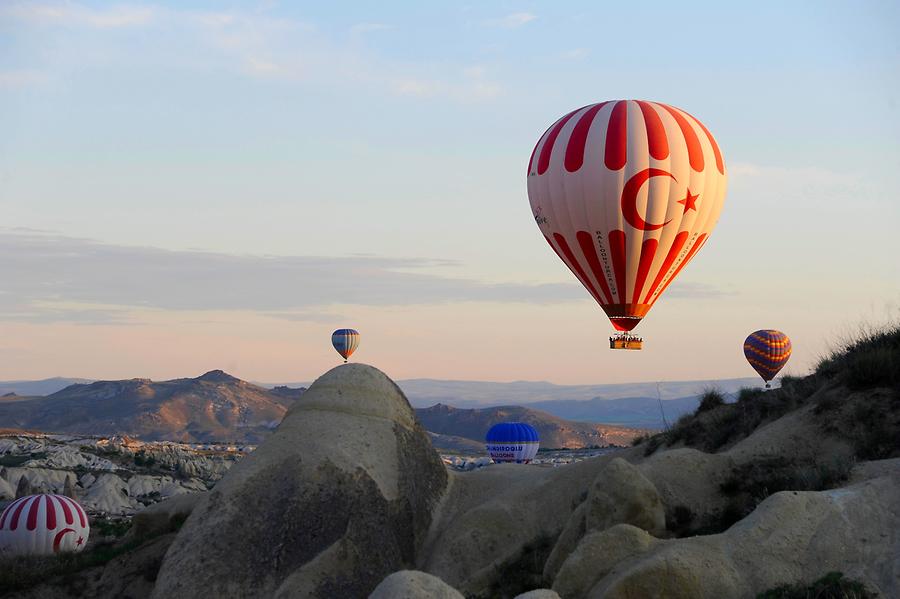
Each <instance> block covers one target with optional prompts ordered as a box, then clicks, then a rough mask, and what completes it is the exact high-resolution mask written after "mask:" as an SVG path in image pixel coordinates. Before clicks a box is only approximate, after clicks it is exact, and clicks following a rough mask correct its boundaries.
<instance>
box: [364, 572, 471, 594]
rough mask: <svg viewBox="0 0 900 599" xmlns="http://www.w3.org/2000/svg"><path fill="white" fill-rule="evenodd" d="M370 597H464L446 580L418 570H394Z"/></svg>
mask: <svg viewBox="0 0 900 599" xmlns="http://www.w3.org/2000/svg"><path fill="white" fill-rule="evenodd" d="M369 599H464V598H463V596H462V593H460V592H459V591H457V590H456V589H454V588H453V587H451V586H450V585H448V584H447V583H446V582H444V581H443V580H441V579H440V578H438V577H437V576H432V575H431V574H427V573H425V572H420V571H418V570H401V571H400V572H394V573H393V574H391V575H390V576H388V577H387V578H385V579H384V580H382V581H381V584H379V585H378V586H377V587H375V590H374V591H372V594H371V595H369Z"/></svg>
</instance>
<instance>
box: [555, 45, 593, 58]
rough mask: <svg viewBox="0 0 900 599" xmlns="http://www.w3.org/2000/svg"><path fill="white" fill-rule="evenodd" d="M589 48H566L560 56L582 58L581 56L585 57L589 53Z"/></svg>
mask: <svg viewBox="0 0 900 599" xmlns="http://www.w3.org/2000/svg"><path fill="white" fill-rule="evenodd" d="M589 53H590V52H589V50H588V49H587V48H575V49H573V50H568V51H566V52H563V53H562V57H563V58H564V59H566V60H582V59H583V58H587V55H588V54H589Z"/></svg>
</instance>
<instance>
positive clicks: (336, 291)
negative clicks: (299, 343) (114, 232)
mask: <svg viewBox="0 0 900 599" xmlns="http://www.w3.org/2000/svg"><path fill="white" fill-rule="evenodd" d="M445 265H446V263H445V262H443V261H436V260H427V259H420V258H383V257H326V256H235V255H229V254H220V253H210V252H199V251H169V250H163V249H158V248H148V247H128V246H117V245H105V244H101V243H97V242H95V241H91V240H86V239H77V238H72V237H65V236H59V235H47V234H38V233H26V232H13V231H0V320H6V321H9V320H27V321H61V320H65V321H73V322H91V323H97V322H123V321H125V320H128V318H129V315H130V314H131V313H132V312H134V311H138V310H175V311H203V310H252V311H256V312H262V313H269V314H270V315H271V316H273V317H276V318H287V319H304V320H309V319H316V318H320V317H321V316H317V315H322V314H327V313H328V312H329V311H330V310H329V309H328V306H334V305H341V304H359V305H370V306H403V305H423V304H442V303H452V302H470V301H471V302H517V303H521V302H525V303H553V302H565V301H573V300H582V299H584V293H583V292H582V291H581V289H580V288H579V287H578V286H577V285H575V284H493V283H486V282H482V281H475V280H471V279H459V278H452V277H448V276H441V275H436V274H432V273H431V272H428V271H433V270H435V269H437V268H440V267H442V266H445Z"/></svg>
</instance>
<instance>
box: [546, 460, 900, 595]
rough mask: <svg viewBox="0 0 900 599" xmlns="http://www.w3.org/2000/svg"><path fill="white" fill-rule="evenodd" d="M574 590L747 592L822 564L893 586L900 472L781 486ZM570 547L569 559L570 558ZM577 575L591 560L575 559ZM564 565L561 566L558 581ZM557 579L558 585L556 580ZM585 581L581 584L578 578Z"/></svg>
mask: <svg viewBox="0 0 900 599" xmlns="http://www.w3.org/2000/svg"><path fill="white" fill-rule="evenodd" d="M652 545H653V546H652V547H650V549H649V550H648V551H646V552H642V553H641V554H639V555H637V557H632V558H631V559H628V556H625V559H624V560H623V561H621V562H620V563H618V564H615V565H614V567H613V570H612V572H611V573H610V574H609V575H608V576H606V577H605V578H603V579H602V580H600V581H599V582H598V583H597V585H596V586H594V588H593V589H591V590H590V592H588V593H587V594H586V595H579V594H572V596H573V597H579V596H586V597H591V598H597V599H599V598H601V597H602V598H604V599H619V598H622V599H624V598H628V597H671V598H673V599H680V598H688V597H690V598H692V599H703V598H709V599H712V598H725V597H735V598H743V597H754V596H756V594H757V593H760V592H762V591H765V590H766V589H769V588H772V587H776V586H779V585H781V584H785V583H795V582H810V581H812V580H815V579H817V578H820V577H821V576H823V575H824V574H826V573H827V572H830V571H840V572H843V573H844V574H845V575H846V576H848V577H850V578H853V579H858V580H861V581H863V582H864V583H865V584H866V585H867V586H868V587H869V588H870V589H872V590H874V591H876V592H878V593H880V595H881V596H884V597H895V596H898V595H900V474H898V473H893V474H891V475H889V476H883V477H880V478H876V479H872V480H869V481H865V482H862V483H859V484H856V485H853V486H851V487H846V488H842V489H834V490H831V491H820V492H798V491H783V492H781V493H776V494H775V495H772V496H771V497H769V498H768V499H766V500H765V501H764V502H763V503H762V504H760V506H759V507H758V508H757V509H756V510H755V511H754V512H753V513H752V514H751V515H750V516H748V517H747V518H745V519H744V520H742V521H741V522H739V523H737V524H735V525H734V526H732V527H731V528H730V529H729V530H727V531H726V532H724V533H722V534H717V535H709V536H700V537H690V538H686V539H673V540H669V541H658V542H656V543H655V544H652ZM574 557H575V556H574V555H573V559H574ZM568 566H569V565H568V564H567V571H570V572H573V573H577V574H578V575H579V576H581V577H582V578H584V577H585V576H586V574H588V573H587V572H586V571H587V570H592V569H594V568H596V565H595V563H592V562H589V561H587V560H585V562H584V563H583V564H582V566H581V567H577V564H575V562H573V563H572V564H571V568H569V567H568ZM562 574H563V572H562V571H560V577H559V582H558V584H559V585H564V584H565V582H564V581H562ZM554 588H556V587H554ZM579 589H583V585H582V586H581V587H579Z"/></svg>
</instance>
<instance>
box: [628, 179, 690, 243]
mask: <svg viewBox="0 0 900 599" xmlns="http://www.w3.org/2000/svg"><path fill="white" fill-rule="evenodd" d="M651 177H672V180H673V181H677V179H675V175H673V174H672V173H670V172H668V171H664V170H662V169H661V168H645V169H644V170H642V171H638V172H637V173H635V174H634V175H633V176H632V177H631V178H630V179H629V180H628V181H626V182H625V186H624V187H623V188H622V202H621V203H622V216H624V217H625V221H626V222H627V223H628V224H629V225H631V226H632V227H634V228H635V229H640V230H641V231H655V230H657V229H661V228H663V227H665V226H666V225H668V224H669V223H670V222H672V219H669V220H667V221H666V222H664V223H648V222H647V221H645V220H644V219H643V218H641V215H640V214H638V211H637V194H638V191H640V189H641V187H642V186H643V185H644V183H646V182H647V180H648V179H650V178H651Z"/></svg>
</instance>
